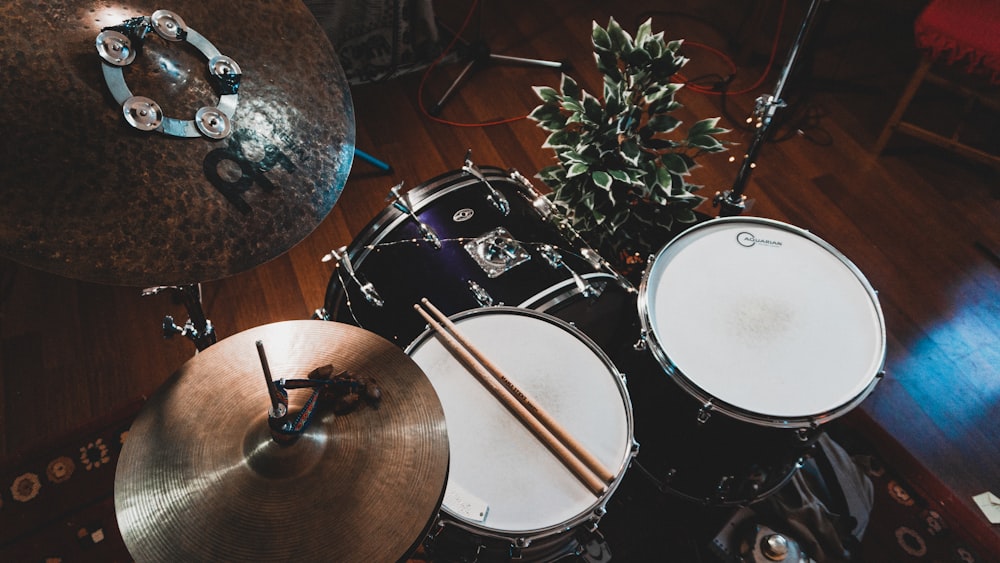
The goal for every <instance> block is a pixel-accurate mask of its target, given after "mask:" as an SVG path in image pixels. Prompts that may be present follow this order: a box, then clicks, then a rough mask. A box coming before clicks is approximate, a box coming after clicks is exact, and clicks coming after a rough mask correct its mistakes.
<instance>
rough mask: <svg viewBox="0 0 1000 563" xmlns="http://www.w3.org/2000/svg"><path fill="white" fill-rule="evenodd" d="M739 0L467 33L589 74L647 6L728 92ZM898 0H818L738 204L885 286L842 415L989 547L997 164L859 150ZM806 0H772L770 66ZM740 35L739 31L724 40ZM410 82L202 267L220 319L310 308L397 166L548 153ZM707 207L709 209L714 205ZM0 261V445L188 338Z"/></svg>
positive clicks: (66, 413)
mask: <svg viewBox="0 0 1000 563" xmlns="http://www.w3.org/2000/svg"><path fill="white" fill-rule="evenodd" d="M736 4H739V3H733V2H726V1H722V0H710V1H705V2H697V1H694V0H688V1H686V2H679V3H669V8H664V7H663V6H666V5H667V3H656V2H600V1H597V0H584V1H573V0H538V1H535V2H531V3H520V2H519V3H502V2H495V3H489V4H488V7H487V9H486V13H485V17H484V18H483V32H484V35H485V37H486V38H487V39H488V40H489V42H490V44H491V46H492V48H493V50H494V52H498V53H503V54H509V55H516V56H525V57H535V58H548V59H557V60H560V59H567V60H569V61H571V62H572V63H573V66H574V70H573V71H572V74H573V75H574V76H575V77H577V79H578V80H579V81H580V83H581V85H583V86H584V87H585V88H587V89H588V90H590V91H599V84H600V82H599V79H598V77H597V75H596V71H595V70H594V68H593V65H592V58H591V51H590V47H589V37H590V25H591V23H590V22H591V21H592V20H597V21H598V22H601V23H606V22H607V19H608V17H609V16H614V17H615V18H616V19H617V20H618V21H619V22H620V23H622V25H623V26H624V27H626V29H629V28H632V29H634V28H635V27H636V26H637V25H638V23H639V21H641V18H644V17H645V15H646V14H647V13H648V14H649V15H652V16H654V27H655V28H656V29H662V30H665V32H666V35H667V37H668V38H685V39H688V40H689V41H692V42H694V41H697V42H701V43H705V44H708V45H711V46H713V47H715V48H718V49H722V50H724V51H727V52H730V53H734V56H735V53H737V52H745V53H747V56H746V57H744V58H743V60H741V61H740V63H741V66H740V69H739V72H738V74H737V75H736V77H735V80H734V81H733V82H732V84H731V85H730V88H731V89H733V90H741V89H744V88H746V87H748V86H751V85H752V84H753V82H754V81H755V80H756V79H757V77H758V76H759V74H760V72H761V70H762V68H763V67H764V66H765V63H766V59H767V52H768V49H769V47H770V38H771V37H772V35H773V34H774V31H775V23H776V19H777V11H778V7H779V5H780V3H779V2H771V3H766V4H769V5H770V10H769V11H768V12H767V13H766V14H765V16H764V18H763V20H762V23H761V24H760V25H759V26H757V27H754V28H753V29H744V28H743V22H744V21H745V18H746V17H747V14H746V13H744V12H743V8H733V7H732V6H734V5H736ZM914 4H917V3H912V2H906V1H903V0H876V1H873V2H861V1H860V0H838V1H837V2H827V3H824V6H823V7H822V10H823V12H824V13H823V14H822V18H821V21H820V22H819V23H818V24H817V27H816V29H815V30H814V31H815V33H814V35H813V37H812V38H811V39H810V41H811V43H810V49H809V52H808V57H807V60H806V62H805V63H804V64H803V66H802V70H801V72H800V73H797V74H796V75H794V76H793V79H792V80H791V82H790V84H791V87H790V95H789V96H788V98H787V99H788V101H789V102H790V107H789V108H787V109H786V110H782V111H781V114H780V115H781V117H780V119H779V121H780V122H781V127H780V128H779V129H778V131H777V135H776V140H775V142H772V143H769V144H767V145H766V146H765V147H764V148H763V150H762V151H761V155H760V158H759V166H758V167H757V169H756V170H755V172H754V173H753V176H752V178H751V181H750V183H749V185H748V186H747V195H748V196H749V197H750V198H752V200H753V205H752V207H751V208H750V210H749V212H748V213H747V214H748V215H754V216H760V217H767V218H771V219H776V220H781V221H785V222H788V223H791V224H793V225H797V226H799V227H802V228H805V229H808V230H810V231H811V232H813V233H815V234H816V235H818V236H819V237H821V238H822V239H824V240H826V241H827V242H829V243H830V244H832V245H833V246H834V247H836V248H837V249H839V250H840V251H841V252H842V253H843V254H844V255H846V256H847V257H848V258H850V259H851V260H852V261H853V262H854V263H855V264H857V266H858V267H859V268H860V270H861V271H862V272H863V273H864V274H865V275H866V276H867V278H868V280H869V281H870V282H871V284H872V285H873V286H874V287H875V288H876V289H877V290H878V291H879V296H880V300H881V305H882V308H883V311H884V314H885V322H886V330H887V334H888V347H887V360H886V366H885V368H886V372H887V374H886V376H885V378H884V379H883V380H882V381H881V382H880V383H879V384H878V385H877V387H876V388H875V390H874V392H873V393H872V394H871V395H870V396H869V397H868V398H867V399H866V400H865V401H864V402H863V404H861V406H860V407H858V408H857V409H856V412H852V413H851V417H852V419H854V420H857V421H858V422H859V424H861V425H862V427H865V428H868V429H869V431H870V432H871V433H872V435H873V436H883V433H884V436H885V437H888V438H889V439H891V444H892V445H894V446H898V450H894V451H895V452H896V455H897V457H898V459H904V460H907V463H912V465H909V467H911V469H912V470H913V471H914V472H915V474H919V475H933V476H934V477H935V478H936V481H933V482H928V483H929V484H928V487H930V488H932V489H933V488H934V487H939V488H937V489H934V490H936V491H938V492H939V498H938V500H939V501H940V502H942V503H947V504H948V506H949V508H951V509H954V510H959V511H963V512H964V513H965V514H966V515H968V516H969V517H970V518H971V520H970V522H972V525H973V527H974V528H973V531H975V532H976V533H978V534H979V535H980V537H981V538H982V539H983V541H984V542H987V543H988V544H989V545H994V546H997V545H1000V531H998V530H997V528H996V526H994V527H992V528H990V526H989V525H988V524H986V523H985V521H984V520H983V519H982V517H981V516H980V515H977V514H976V513H975V509H974V506H973V504H972V501H971V496H972V495H974V494H977V493H981V492H984V491H987V490H992V491H993V492H994V493H1000V425H998V424H997V420H1000V176H998V174H997V172H996V171H991V170H988V169H984V168H982V167H980V166H977V165H974V164H970V163H968V162H965V161H962V160H959V159H957V158H954V157H951V156H949V155H947V154H943V153H942V152H941V151H939V150H936V149H930V148H928V147H926V146H923V145H921V144H920V143H919V142H916V141H907V140H905V139H902V138H899V139H894V140H893V141H892V142H890V146H889V151H888V152H887V153H886V154H884V155H882V156H881V157H878V158H876V157H874V156H873V155H871V154H870V150H869V149H870V147H871V146H872V144H873V143H874V140H875V138H876V137H877V135H878V133H879V131H880V128H881V126H882V124H883V123H884V120H885V119H886V118H887V116H888V114H889V112H890V111H891V109H892V105H893V103H894V100H895V98H896V96H897V95H898V93H899V92H900V90H901V89H902V86H903V84H904V83H905V81H906V79H907V78H908V75H909V72H910V71H911V70H912V69H913V68H914V66H915V63H916V61H917V54H916V53H915V52H914V51H913V49H912V47H911V45H912V43H911V38H910V35H909V33H910V31H909V30H910V29H911V24H912V21H913V18H914V17H915V15H916V10H918V9H919V6H916V5H914ZM804 5H805V4H804V3H800V2H789V3H788V13H787V15H786V18H785V24H784V28H783V31H782V33H781V43H780V45H779V49H778V55H777V60H776V61H775V65H774V66H775V67H776V66H778V65H780V63H781V62H782V61H783V60H784V57H785V53H786V52H787V51H786V49H787V46H788V44H789V41H790V39H791V37H793V36H794V33H795V31H797V29H798V25H799V23H800V22H801V20H802V16H803V8H804ZM465 6H466V3H461V2H439V3H437V9H438V16H439V17H440V18H441V19H442V20H443V21H445V22H448V23H449V24H450V25H454V26H457V25H458V24H459V23H460V22H461V20H462V18H463V17H464V10H465V9H466V7H465ZM644 10H649V11H648V12H644ZM741 33H744V34H746V35H745V36H746V37H747V38H748V40H747V42H746V43H744V44H743V45H734V44H732V43H731V40H733V39H734V38H737V37H740V36H741ZM741 46H742V47H746V49H745V50H743V51H741V50H740V49H739V47H741ZM688 49H689V51H688V52H687V54H688V56H689V57H691V58H692V59H693V61H692V63H690V65H689V67H688V68H687V69H685V71H684V73H685V75H686V76H687V77H688V78H693V77H697V76H700V75H706V74H711V73H716V72H721V73H725V69H724V67H723V66H722V65H721V64H719V63H718V62H717V60H718V59H716V58H715V56H714V55H712V54H710V53H709V52H708V51H705V50H701V49H698V48H697V47H695V46H690V47H689V48H688ZM458 70H459V66H458V65H455V64H449V65H443V66H441V67H440V68H438V69H436V70H435V71H434V73H433V74H432V75H431V77H430V78H429V80H428V81H427V84H426V89H425V92H424V100H425V103H426V104H427V105H430V104H431V103H432V102H433V101H434V100H436V99H437V97H438V96H440V94H441V93H442V92H443V90H444V89H445V88H446V87H447V86H448V84H450V81H451V80H452V78H453V77H454V76H455V75H456V73H457V71H458ZM775 79H776V75H775V74H774V73H772V74H771V75H770V76H769V77H768V78H767V79H765V80H764V81H763V83H762V84H761V86H760V87H758V88H756V89H754V90H752V91H750V92H747V93H744V94H739V95H733V96H728V97H726V98H725V99H723V98H722V97H720V96H717V95H708V94H703V93H699V92H695V91H692V90H682V91H681V93H680V94H679V100H680V101H681V102H682V103H683V104H684V105H685V109H684V110H683V113H682V115H683V116H685V121H687V122H689V123H690V122H692V121H693V120H695V119H697V118H702V117H709V116H717V115H721V116H722V117H723V120H722V123H723V124H724V125H725V126H727V127H730V128H732V129H733V130H734V131H733V132H732V133H731V134H730V135H729V136H728V139H729V140H732V141H736V142H738V143H741V144H742V146H746V143H748V142H749V140H750V138H751V137H750V135H749V133H747V132H746V131H745V130H744V129H743V127H744V124H743V123H742V120H743V119H744V118H745V117H746V116H747V115H749V113H750V110H751V108H752V105H753V101H754V99H755V98H756V96H758V95H760V94H762V93H766V92H768V91H770V89H772V88H773V86H774V84H775ZM419 84H420V76H419V75H408V76H404V77H401V78H397V79H394V80H391V81H387V82H384V83H380V84H366V85H359V86H356V87H354V89H353V90H352V93H353V97H354V107H355V114H356V115H355V118H356V123H357V147H358V148H359V149H362V150H364V151H366V152H368V153H370V154H373V155H375V156H377V157H378V158H380V159H383V160H385V161H387V162H389V163H390V164H391V165H392V167H393V172H392V173H391V174H382V173H380V172H379V171H378V170H376V169H375V168H373V167H372V166H370V165H368V164H367V163H365V162H363V161H360V160H355V163H354V167H353V170H352V173H351V176H350V178H349V180H348V182H347V185H346V187H345V190H344V193H343V195H342V196H341V198H340V200H339V201H338V203H337V205H336V207H335V208H334V210H333V212H332V213H331V214H330V216H329V217H328V218H327V220H325V221H324V222H323V223H322V224H321V225H320V227H319V228H318V229H317V230H316V231H315V232H314V233H313V234H312V235H311V236H309V237H308V238H306V239H305V240H303V241H302V242H301V243H300V244H298V245H297V246H296V247H294V248H292V249H290V250H289V251H288V252H287V253H286V254H284V255H283V256H281V257H279V258H277V259H275V260H273V261H272V262H270V263H267V264H264V265H261V266H259V267H257V268H255V269H253V270H251V271H248V272H245V273H242V274H239V275H236V276H233V277H231V278H228V279H224V280H220V281H213V282H209V283H206V284H204V287H203V291H204V306H205V309H206V311H207V313H208V316H209V317H210V318H211V320H212V322H213V324H214V325H215V327H216V328H217V332H218V335H219V337H220V338H225V337H226V336H228V335H232V334H235V333H237V332H240V331H243V330H246V329H249V328H252V327H255V326H259V325H262V324H266V323H271V322H276V321H281V320H288V319H305V318H309V317H310V315H311V314H312V312H313V311H314V310H315V309H316V308H318V307H322V306H323V305H324V293H325V289H326V286H327V283H328V281H329V279H330V276H331V273H332V271H333V270H332V267H331V265H330V264H328V263H323V262H321V260H320V258H321V257H322V256H323V255H324V254H326V253H327V252H328V251H329V250H330V249H332V248H336V247H339V246H342V245H346V244H348V243H350V242H351V240H352V238H353V237H354V236H355V235H356V234H357V233H358V232H359V231H360V230H361V229H362V228H363V227H364V226H365V225H366V224H367V223H368V221H369V220H371V219H372V218H373V217H374V216H375V215H376V214H377V213H378V212H379V211H381V210H382V209H383V208H384V207H385V205H386V203H385V201H384V196H385V195H386V193H387V192H388V189H389V188H390V187H391V186H393V185H395V184H397V183H399V182H400V181H405V182H406V185H407V186H410V187H412V186H415V185H417V184H419V183H421V182H424V181H426V180H428V179H430V178H432V177H434V176H437V175H439V174H442V173H444V172H448V171H451V170H456V169H459V168H460V167H461V165H462V162H463V158H464V156H465V153H466V150H467V149H471V150H472V155H473V159H474V161H475V162H476V163H478V164H480V165H496V166H500V167H504V168H508V167H510V168H516V169H518V170H520V171H521V172H522V173H524V174H525V175H526V176H532V175H533V174H534V173H535V172H536V171H537V170H539V169H540V168H542V167H544V166H546V165H548V164H549V163H550V162H551V159H552V154H551V153H550V151H548V150H543V149H541V148H540V147H541V144H542V141H543V139H544V134H543V132H542V131H540V130H539V129H538V128H537V127H536V126H535V125H534V123H532V122H530V121H527V120H520V121H515V122H513V123H509V124H505V125H498V126H493V127H486V128H482V127H458V126H454V125H449V124H443V123H439V122H435V121H433V120H431V119H430V118H428V117H427V116H426V115H424V114H423V113H422V111H421V109H420V107H419V105H418V87H419ZM543 84H544V85H553V86H554V85H556V84H558V73H557V72H555V71H551V70H546V69H537V68H523V67H514V66H507V65H502V66H495V67H492V68H489V69H486V70H484V71H482V72H480V73H477V74H475V75H474V76H473V77H472V78H471V80H469V81H468V82H467V83H466V85H465V86H463V87H462V88H461V90H459V92H458V93H457V95H456V96H455V98H454V99H453V100H451V101H450V102H449V103H448V104H446V106H445V108H444V112H443V115H442V117H444V118H447V119H449V120H452V121H456V122H463V123H478V122H486V121H493V120H497V119H503V118H508V117H516V116H520V115H524V114H526V113H527V112H529V111H530V110H531V109H532V108H533V107H534V105H536V103H537V100H536V99H535V97H534V94H533V93H532V90H531V88H530V87H531V86H532V85H543ZM918 103H919V104H922V105H920V106H918V107H919V108H923V110H922V111H925V112H926V114H927V115H928V116H932V117H933V116H938V115H940V114H942V113H944V111H943V109H944V108H949V107H950V105H951V102H950V101H949V100H948V99H947V98H946V97H944V96H943V95H941V94H935V93H931V94H929V95H926V96H923V97H922V98H921V99H920V101H919V102H918ZM918 111H920V110H918ZM984 119H986V118H984ZM993 141H994V142H995V141H996V139H993ZM739 151H740V149H739V148H738V147H734V148H733V149H732V150H731V151H730V153H729V154H736V155H738V154H739ZM729 154H723V155H713V157H711V158H705V159H703V160H702V161H701V164H702V167H701V168H699V169H698V170H696V172H695V175H694V177H693V178H692V180H693V181H694V182H695V183H698V184H702V185H704V186H705V188H704V193H705V194H706V195H711V194H712V193H714V192H715V191H716V190H719V189H727V188H728V187H730V186H731V185H732V182H733V179H734V178H735V175H736V171H737V166H738V161H737V162H736V163H731V162H729V161H728V156H729ZM705 212H706V213H709V214H713V215H714V214H715V213H716V212H715V211H714V210H713V209H712V208H711V207H706V208H705ZM0 268H2V275H0V381H2V384H0V425H2V432H0V455H5V456H10V455H13V454H16V453H18V452H20V451H23V450H25V449H29V448H31V447H32V446H33V445H35V444H37V443H40V442H42V441H44V440H45V439H47V438H52V437H55V436H58V435H61V434H64V433H66V432H68V431H70V430H72V429H73V428H75V427H77V426H79V425H80V424H82V423H84V422H85V421H88V420H90V419H92V418H94V417H97V416H100V415H105V414H107V413H110V412H113V411H115V410H116V409H119V408H121V407H123V406H124V405H126V404H128V403H130V402H132V401H134V400H135V399H137V398H141V397H144V396H148V395H149V394H150V393H152V392H153V391H154V390H155V389H156V388H157V387H158V386H159V385H160V384H161V383H162V382H163V381H164V380H165V379H166V378H167V377H168V376H169V375H170V374H171V373H172V372H173V371H174V370H176V369H177V368H178V367H179V366H180V365H181V364H182V363H183V362H184V361H185V360H186V359H188V358H190V357H191V356H192V354H193V352H194V348H193V346H192V345H191V343H190V342H188V341H186V340H183V339H179V338H178V339H174V340H164V339H162V337H161V336H160V323H161V319H162V317H163V315H164V314H171V315H173V316H175V317H176V318H177V319H178V320H180V319H184V318H186V313H185V311H184V309H183V307H181V306H179V305H177V304H175V303H172V302H171V299H170V298H169V296H167V295H160V296H155V297H141V296H140V294H139V289H138V288H129V287H113V286H103V285H94V284H89V283H82V282H77V281H73V280H69V279H64V278H60V277H56V276H53V275H50V274H46V273H42V272H39V271H35V270H32V269H29V268H27V267H24V266H19V265H17V264H15V263H12V262H9V261H6V260H5V261H2V262H0ZM399 275H400V276H401V277H405V276H406V273H405V272H400V273H399ZM692 298H696V299H701V300H703V303H704V307H706V308H709V307H711V306H712V296H711V295H698V294H697V290H696V288H695V289H694V290H693V291H692ZM823 298H824V296H823V295H816V299H823ZM718 345H719V346H722V345H724V343H718ZM705 353H713V350H712V349H711V348H710V347H709V348H707V349H706V350H705ZM809 367H810V366H808V365H803V366H802V369H803V370H807V369H809ZM219 400H220V401H224V400H225V397H221V396H220V397H219ZM865 425H870V426H865ZM924 472H926V473H924ZM977 519H978V520H977ZM997 553H1000V551H998V552H997Z"/></svg>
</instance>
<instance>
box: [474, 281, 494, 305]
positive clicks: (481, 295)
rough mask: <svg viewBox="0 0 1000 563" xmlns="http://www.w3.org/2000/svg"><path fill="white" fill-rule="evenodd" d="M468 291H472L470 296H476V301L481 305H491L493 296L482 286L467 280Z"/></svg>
mask: <svg viewBox="0 0 1000 563" xmlns="http://www.w3.org/2000/svg"><path fill="white" fill-rule="evenodd" d="M469 291H471V292H472V296H473V297H475V298H476V302H477V303H479V305H480V306H481V307H492V306H493V303H494V301H493V297H492V296H491V295H490V294H489V293H488V292H487V291H486V290H485V289H483V286H481V285H479V284H478V283H476V282H474V281H472V280H469Z"/></svg>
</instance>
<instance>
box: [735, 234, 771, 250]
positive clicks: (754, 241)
mask: <svg viewBox="0 0 1000 563" xmlns="http://www.w3.org/2000/svg"><path fill="white" fill-rule="evenodd" d="M736 242H738V243H740V246H745V247H747V248H750V247H751V246H757V245H761V246H769V247H771V248H780V247H781V243H780V242H778V241H776V240H768V239H763V238H757V237H755V236H754V235H753V233H748V232H746V231H742V232H740V233H739V234H738V235H736Z"/></svg>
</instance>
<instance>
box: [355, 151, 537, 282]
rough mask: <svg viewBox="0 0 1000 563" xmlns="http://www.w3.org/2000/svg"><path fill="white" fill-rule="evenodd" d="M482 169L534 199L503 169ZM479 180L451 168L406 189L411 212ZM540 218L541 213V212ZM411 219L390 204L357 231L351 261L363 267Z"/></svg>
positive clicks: (489, 167)
mask: <svg viewBox="0 0 1000 563" xmlns="http://www.w3.org/2000/svg"><path fill="white" fill-rule="evenodd" d="M480 171H481V172H482V173H483V176H484V177H486V179H488V180H490V181H496V182H500V181H503V182H507V183H509V184H511V185H513V186H514V187H515V188H516V189H517V190H518V192H519V193H521V195H523V196H524V197H526V198H528V199H529V200H530V199H533V198H531V194H530V193H529V192H528V191H527V190H526V189H525V188H524V187H523V186H521V184H519V183H517V182H515V181H514V179H513V178H511V177H510V176H509V175H508V174H507V173H505V172H504V171H503V170H502V169H501V168H497V167H495V166H481V167H480ZM479 181H480V180H479V179H478V178H476V177H475V176H473V175H471V174H469V173H467V172H464V171H462V170H451V171H449V172H445V173H444V174H440V175H438V176H436V177H434V178H431V179H430V180H428V181H426V182H423V183H421V184H418V185H417V186H415V187H414V188H413V189H411V190H409V191H408V192H406V196H407V197H408V198H409V199H410V205H412V206H413V209H412V210H411V211H413V213H414V214H416V213H418V212H419V211H422V210H423V209H424V208H425V207H427V206H429V205H430V204H431V203H433V202H434V201H436V200H438V199H440V198H441V197H444V196H445V195H447V194H450V193H451V192H453V191H455V190H458V189H461V188H464V187H466V186H469V185H472V184H476V183H478V182H479ZM539 217H541V216H540V215H539ZM410 220H412V219H411V218H410V216H409V215H407V214H406V213H403V212H402V211H400V210H399V209H397V208H396V207H395V206H394V205H392V204H389V205H387V206H386V207H385V208H384V209H383V210H382V211H380V212H379V214H378V215H376V216H375V218H374V219H372V220H371V221H369V222H368V224H367V225H365V227H364V228H363V229H361V232H359V233H358V236H356V237H355V238H354V241H353V242H352V243H351V245H350V247H348V250H347V255H348V257H349V258H350V260H351V264H353V265H354V267H355V268H357V267H358V266H360V265H361V262H363V261H364V259H365V258H366V257H367V256H368V254H370V253H371V251H372V250H373V249H374V247H377V246H378V245H379V243H381V242H382V240H383V239H385V237H386V236H388V235H389V234H390V233H392V232H393V231H395V230H396V228H397V227H399V225H401V224H403V223H405V222H406V221H410Z"/></svg>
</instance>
